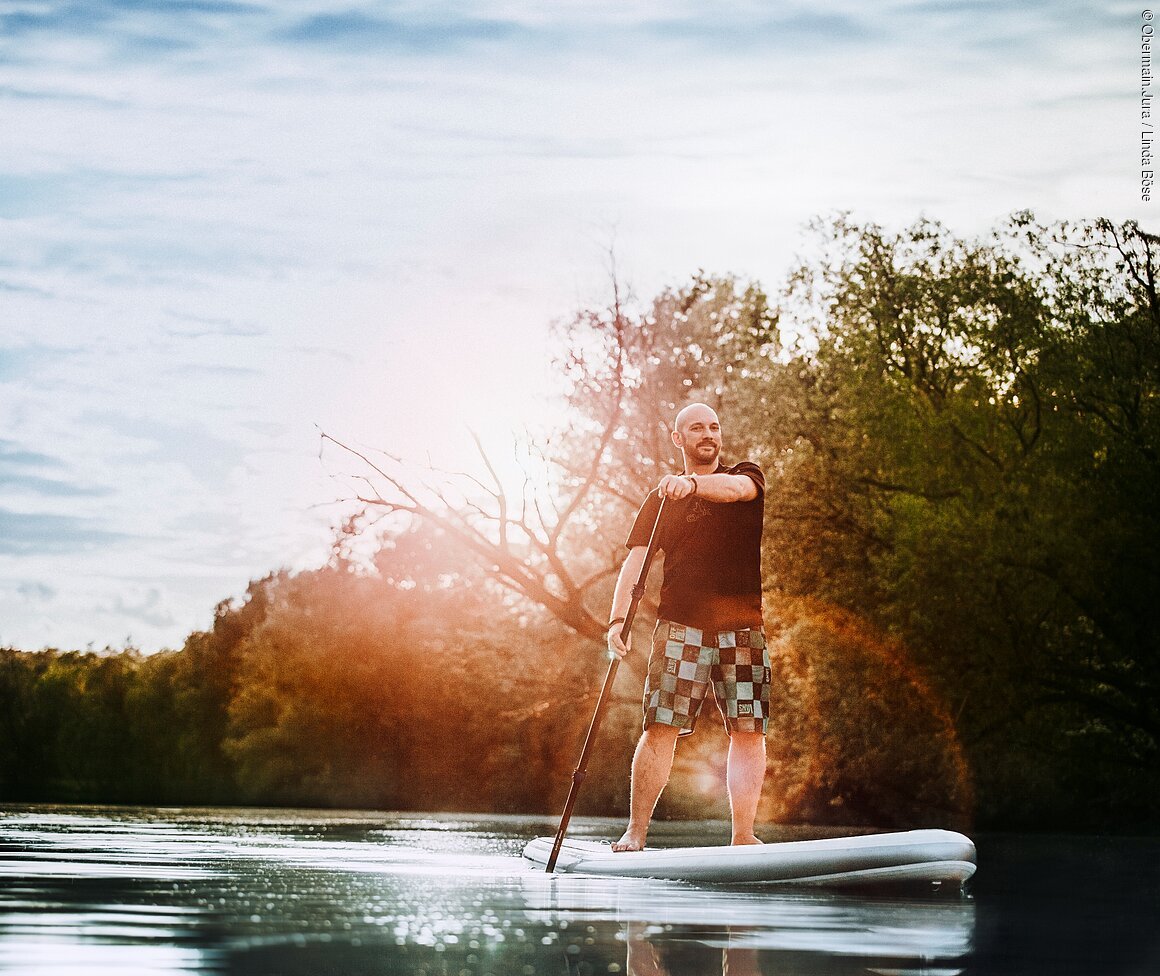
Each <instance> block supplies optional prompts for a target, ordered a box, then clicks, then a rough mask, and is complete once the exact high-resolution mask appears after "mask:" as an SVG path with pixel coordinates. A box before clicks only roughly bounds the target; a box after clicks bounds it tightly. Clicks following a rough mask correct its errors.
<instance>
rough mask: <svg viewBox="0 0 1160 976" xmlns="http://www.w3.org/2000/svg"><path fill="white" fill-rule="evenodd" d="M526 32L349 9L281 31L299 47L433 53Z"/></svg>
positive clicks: (489, 23)
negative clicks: (323, 46)
mask: <svg viewBox="0 0 1160 976" xmlns="http://www.w3.org/2000/svg"><path fill="white" fill-rule="evenodd" d="M524 34H525V31H524V30H523V29H522V28H520V27H519V25H517V24H515V23H514V22H511V21H500V20H476V19H473V18H470V17H468V18H463V19H458V20H454V19H444V20H424V19H422V18H414V19H406V20H403V19H393V18H387V17H380V16H377V15H375V14H369V13H364V12H363V11H361V10H347V11H345V12H343V13H322V14H314V15H312V16H310V17H305V18H303V19H302V20H300V21H298V22H297V23H295V24H294V25H292V26H291V27H288V28H284V29H282V30H280V31H277V32H276V34H275V37H276V38H277V39H279V40H283V41H289V42H292V43H296V44H307V45H328V46H341V47H344V48H352V47H353V48H384V47H389V48H392V49H394V50H404V51H407V50H409V51H415V52H416V53H421V54H431V53H434V52H438V51H444V50H449V49H455V48H459V47H462V46H463V45H464V44H468V43H474V42H479V41H507V40H511V39H513V38H516V37H519V36H522V35H524Z"/></svg>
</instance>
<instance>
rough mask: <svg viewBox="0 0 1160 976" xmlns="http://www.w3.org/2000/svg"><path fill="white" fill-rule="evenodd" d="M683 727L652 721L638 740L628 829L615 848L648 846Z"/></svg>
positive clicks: (632, 848)
mask: <svg viewBox="0 0 1160 976" xmlns="http://www.w3.org/2000/svg"><path fill="white" fill-rule="evenodd" d="M680 731H681V730H680V729H675V728H673V727H672V726H669V725H650V726H649V727H648V728H647V729H645V730H644V734H643V735H641V737H640V741H639V742H638V743H637V744H636V752H635V753H633V757H632V800H631V802H630V804H629V815H628V830H626V831H625V832H624V836H623V837H621V838H620V840H618V841H617V842H616V843H615V844H613V845H612V849H613V850H614V851H639V850H640V849H641V848H643V847H644V839H645V837H647V836H648V825H649V822H650V821H651V820H652V815H653V810H654V809H656V805H657V800H659V799H660V798H661V792H662V791H663V790H664V788H665V786H666V785H667V783H668V781H669V774H670V773H671V772H672V771H673V753H674V752H675V751H676V748H677V735H678V734H679V733H680ZM759 789H760V787H759Z"/></svg>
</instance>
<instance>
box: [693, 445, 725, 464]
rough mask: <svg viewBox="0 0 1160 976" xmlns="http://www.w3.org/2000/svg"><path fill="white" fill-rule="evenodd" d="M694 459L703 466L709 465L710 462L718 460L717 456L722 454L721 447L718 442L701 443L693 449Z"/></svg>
mask: <svg viewBox="0 0 1160 976" xmlns="http://www.w3.org/2000/svg"><path fill="white" fill-rule="evenodd" d="M692 453H693V457H694V458H696V459H697V461H698V462H700V463H701V464H708V463H709V462H710V461H715V460H717V455H719V454H720V453H721V445H720V444H718V443H717V442H716V441H701V442H700V443H699V444H697V445H695V446H694V447H693V452H692Z"/></svg>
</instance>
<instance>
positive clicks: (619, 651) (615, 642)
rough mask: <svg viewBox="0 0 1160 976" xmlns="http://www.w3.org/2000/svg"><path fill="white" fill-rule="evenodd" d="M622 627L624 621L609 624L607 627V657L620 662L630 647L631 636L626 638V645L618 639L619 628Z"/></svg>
mask: <svg viewBox="0 0 1160 976" xmlns="http://www.w3.org/2000/svg"><path fill="white" fill-rule="evenodd" d="M623 626H624V621H623V620H621V621H618V622H617V623H614V624H610V625H609V627H608V656H609V658H612V657H618V658H620V659H621V660H622V661H623V660H624V656H625V655H626V654H627V653H628V651H629V648H630V647H631V645H632V635H631V634H629V636H628V642H627V643H626V642H624V641H622V640H621V639H620V628H621V627H623Z"/></svg>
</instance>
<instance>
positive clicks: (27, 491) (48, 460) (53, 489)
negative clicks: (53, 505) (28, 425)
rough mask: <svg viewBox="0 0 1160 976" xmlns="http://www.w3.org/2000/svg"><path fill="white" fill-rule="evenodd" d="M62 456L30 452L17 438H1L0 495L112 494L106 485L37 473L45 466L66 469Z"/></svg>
mask: <svg viewBox="0 0 1160 976" xmlns="http://www.w3.org/2000/svg"><path fill="white" fill-rule="evenodd" d="M67 467H68V466H67V465H66V464H65V463H64V462H63V461H61V460H60V459H59V458H56V457H52V456H51V455H48V454H41V453H40V452H38V451H29V450H26V449H24V448H23V447H21V446H20V445H18V444H17V443H16V442H15V441H10V440H3V439H0V494H5V495H13V494H21V495H35V496H37V497H39V498H99V497H103V496H107V495H109V494H111V492H110V491H109V490H108V489H106V488H97V487H92V486H90V485H83V484H75V483H72V482H69V481H63V480H61V479H60V478H50V477H45V476H44V475H43V474H40V473H37V472H38V471H40V470H43V469H46V468H47V469H49V470H52V471H63V470H66V469H67Z"/></svg>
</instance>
